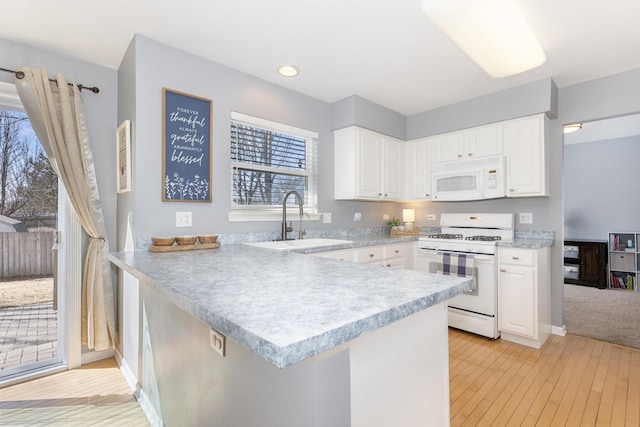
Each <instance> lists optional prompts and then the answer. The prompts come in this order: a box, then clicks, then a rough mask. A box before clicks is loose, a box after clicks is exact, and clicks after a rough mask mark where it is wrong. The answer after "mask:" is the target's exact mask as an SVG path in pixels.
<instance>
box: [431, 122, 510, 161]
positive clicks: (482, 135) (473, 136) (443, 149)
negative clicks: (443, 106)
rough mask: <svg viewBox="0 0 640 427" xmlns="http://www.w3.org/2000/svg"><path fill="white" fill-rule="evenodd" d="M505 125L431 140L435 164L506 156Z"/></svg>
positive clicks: (462, 131) (455, 133)
mask: <svg viewBox="0 0 640 427" xmlns="http://www.w3.org/2000/svg"><path fill="white" fill-rule="evenodd" d="M503 135H504V130H503V125H502V123H494V124H490V125H486V126H478V127H474V128H470V129H465V130H461V131H458V132H450V133H446V134H442V135H438V136H434V137H433V138H431V140H432V141H433V142H432V144H433V158H434V162H437V163H441V162H451V161H455V160H466V159H474V158H481V157H487V156H500V155H502V154H504V143H503Z"/></svg>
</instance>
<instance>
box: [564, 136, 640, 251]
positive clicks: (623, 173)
mask: <svg viewBox="0 0 640 427" xmlns="http://www.w3.org/2000/svg"><path fill="white" fill-rule="evenodd" d="M639 159H640V136H633V137H626V138H617V139H608V140H604V141H592V142H585V143H579V144H570V145H565V147H564V194H565V197H564V226H565V237H566V238H572V239H594V240H607V233H608V232H610V231H638V230H639V229H640V221H639V220H638V212H640V190H639V189H638V183H640V168H639V167H638V165H639V163H638V160H639Z"/></svg>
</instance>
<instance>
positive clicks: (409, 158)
mask: <svg viewBox="0 0 640 427" xmlns="http://www.w3.org/2000/svg"><path fill="white" fill-rule="evenodd" d="M547 122H548V121H547V118H546V117H545V115H544V114H539V115H535V116H529V117H523V118H519V119H514V120H508V121H503V122H499V123H493V124H489V125H485V126H477V127H474V128H469V129H464V130H461V131H456V132H449V133H446V134H442V135H436V136H431V137H428V138H422V139H416V140H412V141H407V142H406V143H405V142H402V141H400V140H397V139H394V138H391V137H388V136H386V135H382V134H380V133H377V132H373V131H370V130H367V129H363V128H360V127H357V126H350V127H347V128H343V129H339V130H337V131H335V132H334V144H335V145H334V198H335V199H336V200H381V201H419V200H431V199H432V189H431V172H432V170H433V169H435V168H437V167H438V168H442V167H446V168H449V169H451V168H453V169H455V167H456V162H457V161H460V164H461V165H467V166H468V164H469V162H467V160H470V159H482V158H487V157H494V156H505V157H506V173H505V175H506V187H505V188H506V193H507V194H506V195H507V197H535V196H548V195H549V180H548V179H547V173H548V172H547V167H548V165H547V159H546V156H547V155H548V154H547V150H546V141H547V129H548V124H547ZM445 162H446V163H448V164H446V165H443V164H442V163H445ZM461 167H465V166H461Z"/></svg>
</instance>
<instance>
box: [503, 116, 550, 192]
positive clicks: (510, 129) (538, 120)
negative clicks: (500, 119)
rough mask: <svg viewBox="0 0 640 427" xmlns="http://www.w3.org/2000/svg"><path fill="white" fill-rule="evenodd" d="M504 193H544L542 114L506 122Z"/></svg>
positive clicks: (545, 189)
mask: <svg viewBox="0 0 640 427" xmlns="http://www.w3.org/2000/svg"><path fill="white" fill-rule="evenodd" d="M504 126H505V151H506V154H507V196H508V197H531V196H546V195H548V191H547V180H546V167H547V166H546V162H545V141H544V138H545V131H544V116H543V115H539V116H535V117H525V118H523V119H517V120H510V121H508V122H506V123H505V125H504Z"/></svg>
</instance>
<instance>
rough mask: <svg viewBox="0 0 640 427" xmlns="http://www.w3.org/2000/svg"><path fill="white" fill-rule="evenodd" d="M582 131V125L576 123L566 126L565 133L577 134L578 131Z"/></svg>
mask: <svg viewBox="0 0 640 427" xmlns="http://www.w3.org/2000/svg"><path fill="white" fill-rule="evenodd" d="M580 129H582V123H576V124H573V125H565V126H564V133H571V132H575V131H577V130H580Z"/></svg>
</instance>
